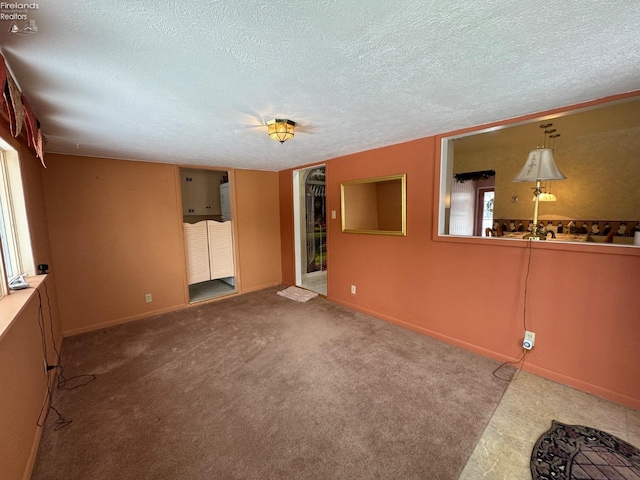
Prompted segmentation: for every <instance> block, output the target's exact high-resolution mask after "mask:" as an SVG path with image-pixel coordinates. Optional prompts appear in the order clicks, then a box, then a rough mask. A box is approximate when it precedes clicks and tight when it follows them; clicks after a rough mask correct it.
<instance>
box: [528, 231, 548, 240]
mask: <svg viewBox="0 0 640 480" xmlns="http://www.w3.org/2000/svg"><path fill="white" fill-rule="evenodd" d="M522 238H524V239H525V240H531V241H537V240H546V239H547V236H546V235H545V234H542V233H540V232H539V231H537V230H535V231H533V232H531V233H527V234H526V235H525V236H524V237H522Z"/></svg>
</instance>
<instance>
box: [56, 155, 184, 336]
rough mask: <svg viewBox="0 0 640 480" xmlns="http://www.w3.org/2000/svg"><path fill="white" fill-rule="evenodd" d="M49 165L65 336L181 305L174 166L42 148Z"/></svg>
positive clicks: (181, 267) (58, 279) (61, 313)
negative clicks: (147, 297) (149, 300)
mask: <svg viewBox="0 0 640 480" xmlns="http://www.w3.org/2000/svg"><path fill="white" fill-rule="evenodd" d="M47 165H48V168H47V170H46V171H45V174H44V177H43V178H44V187H45V198H46V202H47V213H48V219H49V229H50V235H51V249H52V255H53V261H52V264H51V271H52V272H54V273H55V275H56V283H57V287H58V295H59V301H60V315H61V319H62V329H63V332H65V335H69V334H74V333H80V332H83V331H87V330H92V329H95V328H98V327H100V326H107V325H111V324H114V323H119V322H123V321H127V320H132V319H136V318H142V317H144V316H148V315H151V314H153V313H158V312H162V311H167V310H171V309H175V308H178V307H180V306H183V305H185V303H186V300H185V291H184V283H185V281H184V280H183V278H186V277H185V276H186V273H185V262H184V260H183V256H182V255H183V254H182V251H183V250H182V249H183V246H182V237H181V233H180V230H179V228H178V225H179V218H180V212H179V210H178V208H179V203H178V195H179V193H178V186H177V184H176V175H177V172H176V167H175V166H172V165H161V164H153V163H144V162H133V161H124V160H110V159H103V158H92V157H81V156H69V155H48V156H47ZM147 293H150V294H152V296H153V302H152V303H146V302H145V294H147Z"/></svg>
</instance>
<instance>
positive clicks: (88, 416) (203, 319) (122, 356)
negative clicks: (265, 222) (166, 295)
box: [33, 287, 507, 480]
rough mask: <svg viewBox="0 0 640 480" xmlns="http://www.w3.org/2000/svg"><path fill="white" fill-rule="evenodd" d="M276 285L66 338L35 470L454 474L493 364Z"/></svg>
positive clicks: (271, 475) (176, 475) (139, 475)
mask: <svg viewBox="0 0 640 480" xmlns="http://www.w3.org/2000/svg"><path fill="white" fill-rule="evenodd" d="M281 289H282V287H278V288H271V289H266V290H263V291H260V292H254V293H251V294H247V295H242V296H237V297H232V298H228V299H225V300H221V301H219V302H215V303H210V304H200V305H198V306H195V307H192V308H190V309H186V310H182V311H180V312H174V313H170V314H165V315H160V316H155V317H152V318H149V319H145V320H141V321H137V322H132V323H129V324H125V325H120V326H117V327H113V328H110V329H106V330H100V331H96V332H91V333H87V334H83V335H78V336H75V337H71V338H67V339H65V342H64V349H63V360H62V361H63V364H64V365H65V375H66V376H67V377H70V376H72V375H76V374H84V373H95V374H97V380H96V381H94V382H93V383H90V384H89V385H86V386H84V387H81V388H78V389H75V390H57V391H56V392H55V396H54V405H55V407H56V408H57V409H58V410H59V411H60V412H61V413H62V414H63V415H64V416H65V417H67V418H68V419H71V420H72V421H73V422H72V423H71V424H70V425H69V426H67V427H65V428H62V429H60V430H58V431H55V430H54V426H55V425H54V420H55V417H54V415H50V416H49V419H48V420H47V424H46V427H45V431H44V434H43V437H42V442H41V444H40V449H39V452H38V457H37V461H36V465H35V470H34V475H33V479H35V480H44V479H83V480H89V479H96V480H97V479H109V480H111V479H116V478H117V479H214V478H215V479H293V478H295V479H358V478H362V479H372V478H379V479H437V480H447V479H456V478H457V477H458V475H459V473H460V472H461V471H462V468H463V467H464V464H465V462H466V460H467V458H468V457H469V455H470V454H471V452H472V450H473V448H474V446H475V444H476V442H477V441H478V439H479V437H480V435H481V433H482V431H483V429H484V427H485V426H486V424H487V422H488V421H489V419H490V417H491V415H492V413H493V411H494V409H495V407H496V405H497V404H498V402H499V401H500V398H501V397H502V394H503V393H504V390H505V388H506V386H507V385H506V382H503V381H500V380H498V379H496V378H495V377H494V376H493V375H492V371H493V370H494V369H495V368H496V366H497V363H496V362H494V361H492V360H489V359H486V358H483V357H480V356H477V355H474V354H472V353H469V352H466V351H463V350H460V349H457V348H455V347H452V346H449V345H446V344H443V343H441V342H438V341H435V340H433V339H431V338H428V337H426V336H423V335H419V334H416V333H413V332H411V331H408V330H404V329H402V328H399V327H396V326H393V325H390V324H388V323H386V322H383V321H381V320H377V319H374V318H371V317H368V316H366V315H363V314H360V313H357V312H354V311H351V310H348V309H346V308H343V307H341V306H339V305H336V304H332V303H330V302H328V301H327V300H325V299H321V298H316V299H313V300H310V301H308V302H306V303H296V302H292V301H290V300H288V299H285V298H282V297H280V296H278V295H276V294H275V293H276V291H278V290H281Z"/></svg>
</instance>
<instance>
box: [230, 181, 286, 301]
mask: <svg viewBox="0 0 640 480" xmlns="http://www.w3.org/2000/svg"><path fill="white" fill-rule="evenodd" d="M234 180H235V182H234V185H235V192H236V207H237V208H236V214H235V218H237V223H238V237H237V240H238V247H239V248H238V251H239V252H240V253H241V257H240V265H239V267H240V282H241V291H242V292H243V293H246V292H250V291H253V290H259V289H262V288H266V287H271V286H274V285H279V284H280V283H282V270H281V255H280V209H279V201H278V200H279V198H278V195H279V189H278V182H279V179H278V174H277V173H276V172H263V171H256V170H235V176H234Z"/></svg>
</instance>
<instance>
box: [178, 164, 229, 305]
mask: <svg viewBox="0 0 640 480" xmlns="http://www.w3.org/2000/svg"><path fill="white" fill-rule="evenodd" d="M180 185H181V194H182V218H183V228H184V244H185V253H186V264H187V283H188V285H189V302H190V303H195V302H200V301H203V300H209V299H211V298H216V297H220V296H223V295H230V294H233V293H236V292H237V290H236V278H235V277H236V273H235V260H234V259H235V252H234V242H233V217H232V211H231V210H232V209H231V188H232V187H231V184H230V182H229V172H227V171H219V170H196V169H187V168H181V169H180Z"/></svg>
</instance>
